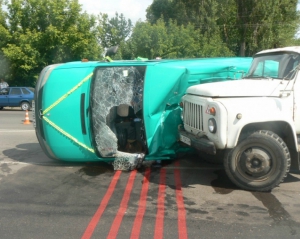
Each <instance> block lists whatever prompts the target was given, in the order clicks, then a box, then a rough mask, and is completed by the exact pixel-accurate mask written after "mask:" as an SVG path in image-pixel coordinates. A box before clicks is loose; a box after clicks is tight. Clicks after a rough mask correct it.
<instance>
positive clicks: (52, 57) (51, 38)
mask: <svg viewBox="0 0 300 239" xmlns="http://www.w3.org/2000/svg"><path fill="white" fill-rule="evenodd" d="M7 9H8V11H7V18H6V19H7V22H8V24H7V26H8V28H7V29H8V32H9V38H8V40H7V41H6V43H5V44H4V45H2V51H3V54H4V56H5V58H6V59H7V61H8V62H9V69H10V71H9V72H8V77H9V78H10V83H11V85H13V84H15V85H19V84H22V85H23V84H27V85H34V84H35V80H36V79H37V76H38V74H39V72H40V71H41V70H42V68H43V67H45V66H46V65H49V64H53V63H58V62H66V61H73V60H80V59H82V58H88V59H91V60H93V59H99V58H100V57H101V55H102V50H101V48H100V47H99V44H98V42H97V37H96V18H95V17H93V16H89V15H88V14H86V13H81V6H80V5H79V4H78V0H55V1H53V0H12V1H11V2H10V3H8V4H7Z"/></svg>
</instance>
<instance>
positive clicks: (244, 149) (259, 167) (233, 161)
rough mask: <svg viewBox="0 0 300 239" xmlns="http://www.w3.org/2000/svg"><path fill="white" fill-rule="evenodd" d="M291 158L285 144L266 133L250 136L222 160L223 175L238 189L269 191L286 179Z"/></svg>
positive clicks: (275, 136) (264, 131)
mask: <svg viewBox="0 0 300 239" xmlns="http://www.w3.org/2000/svg"><path fill="white" fill-rule="evenodd" d="M290 165H291V157H290V153H289V150H288V148H287V146H286V144H285V143H284V141H283V140H282V139H281V138H280V137H279V136H278V135H276V134H274V133H273V132H271V131H267V130H260V131H257V132H254V133H252V134H251V135H250V136H248V137H247V138H245V139H243V140H242V141H241V142H239V143H238V145H237V146H236V147H235V148H233V149H232V150H230V151H228V152H227V154H226V155H225V157H224V167H225V171H226V173H227V175H228V177H229V178H230V180H231V181H232V182H233V183H234V184H236V185H237V186H238V187H240V188H242V189H246V190H251V191H261V192H262V191H270V190H271V189H272V188H274V187H276V186H277V185H278V184H279V183H280V182H282V181H283V179H284V178H285V177H286V176H287V173H288V172H289V170H290Z"/></svg>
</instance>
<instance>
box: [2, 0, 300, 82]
mask: <svg viewBox="0 0 300 239" xmlns="http://www.w3.org/2000/svg"><path fill="white" fill-rule="evenodd" d="M3 5H5V6H6V8H5V9H6V10H3V8H2V6H3ZM298 28H299V12H298V11H297V0H265V1H254V0H153V2H152V4H151V5H150V6H149V7H148V9H147V21H145V22H142V21H138V22H137V23H136V24H135V25H134V26H133V25H132V22H131V20H130V19H126V18H125V17H124V15H123V14H118V13H115V16H114V17H112V18H109V17H108V15H107V14H105V13H99V15H97V16H94V15H89V14H87V13H82V11H81V6H80V4H79V3H78V0H10V1H7V2H6V1H5V0H0V65H1V67H0V77H3V76H4V77H5V78H6V80H7V81H8V82H9V84H10V85H28V86H34V85H35V81H36V79H37V77H38V74H39V73H40V72H41V70H42V69H43V67H45V66H46V65H49V64H55V63H60V62H67V61H74V60H81V59H82V58H88V59H89V60H100V59H103V58H102V57H103V49H106V48H109V47H111V46H115V45H117V46H118V47H119V49H118V52H117V54H116V55H115V56H114V57H113V59H128V60H129V59H134V58H136V57H138V56H141V57H146V58H149V59H153V58H156V57H162V58H193V57H218V56H235V55H239V56H252V55H253V54H254V53H255V52H257V51H260V50H262V49H267V48H274V47H283V46H288V45H293V44H295V45H299V44H300V40H299V39H295V35H296V33H297V30H298Z"/></svg>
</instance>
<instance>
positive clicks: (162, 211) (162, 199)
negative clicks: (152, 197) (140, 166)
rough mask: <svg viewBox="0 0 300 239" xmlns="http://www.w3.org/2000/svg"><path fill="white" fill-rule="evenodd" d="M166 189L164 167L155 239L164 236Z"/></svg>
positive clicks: (158, 200)
mask: <svg viewBox="0 0 300 239" xmlns="http://www.w3.org/2000/svg"><path fill="white" fill-rule="evenodd" d="M165 191H166V169H164V168H162V169H161V170H160V179H159V188H158V198H157V212H156V222H155V232H154V239H160V238H163V236H164V215H165Z"/></svg>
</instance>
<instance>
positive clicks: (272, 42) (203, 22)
mask: <svg viewBox="0 0 300 239" xmlns="http://www.w3.org/2000/svg"><path fill="white" fill-rule="evenodd" d="M160 18H162V19H164V21H165V22H166V23H167V22H168V21H169V20H170V19H173V20H176V21H177V23H178V24H179V25H182V24H183V25H185V26H186V25H187V24H189V23H192V24H194V25H195V28H196V29H200V31H201V32H202V34H204V35H205V36H207V37H208V38H210V39H213V40H214V41H215V40H216V39H217V38H218V37H221V40H222V42H224V43H225V44H226V45H227V47H228V48H229V49H230V50H231V51H232V52H234V54H235V55H240V56H252V55H253V54H254V53H255V52H257V51H259V50H262V49H267V48H274V47H282V46H287V45H291V44H293V42H294V36H295V34H296V33H297V28H298V25H299V14H298V11H297V0H266V1H250V0H154V1H153V3H152V4H151V5H150V6H149V7H148V9H147V19H148V21H149V22H150V23H152V24H154V23H155V22H156V21H157V20H158V19H160ZM217 28H218V30H217ZM220 34H221V35H220Z"/></svg>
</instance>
